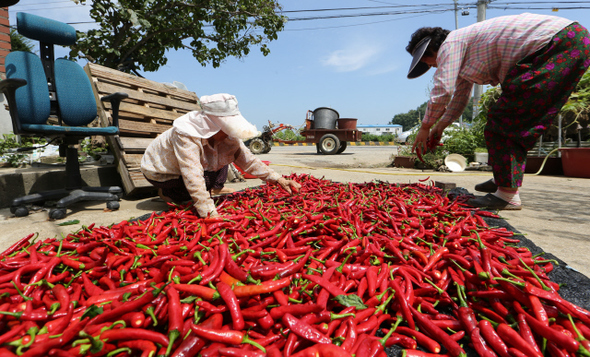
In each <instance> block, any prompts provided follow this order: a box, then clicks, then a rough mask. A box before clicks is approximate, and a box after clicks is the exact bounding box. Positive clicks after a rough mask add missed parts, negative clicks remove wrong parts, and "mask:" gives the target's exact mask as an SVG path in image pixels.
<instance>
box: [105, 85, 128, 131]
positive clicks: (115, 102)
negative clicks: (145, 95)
mask: <svg viewBox="0 0 590 357" xmlns="http://www.w3.org/2000/svg"><path fill="white" fill-rule="evenodd" d="M128 97H129V94H127V93H123V92H116V93H113V94H109V95H106V96H104V97H102V98H100V100H101V101H103V102H111V109H112V111H113V126H116V127H117V128H118V127H119V105H120V104H121V101H122V100H123V99H125V98H128Z"/></svg>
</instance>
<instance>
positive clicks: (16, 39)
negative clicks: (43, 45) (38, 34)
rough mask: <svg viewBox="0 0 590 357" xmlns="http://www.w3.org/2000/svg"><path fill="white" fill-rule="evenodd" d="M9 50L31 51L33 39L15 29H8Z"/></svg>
mask: <svg viewBox="0 0 590 357" xmlns="http://www.w3.org/2000/svg"><path fill="white" fill-rule="evenodd" d="M10 47H11V49H10V51H23V52H33V48H35V45H34V44H33V41H31V40H29V39H28V38H26V37H25V36H23V35H21V34H19V33H18V32H17V31H16V30H15V29H11V30H10Z"/></svg>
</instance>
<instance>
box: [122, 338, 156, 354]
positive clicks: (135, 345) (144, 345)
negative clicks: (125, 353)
mask: <svg viewBox="0 0 590 357" xmlns="http://www.w3.org/2000/svg"><path fill="white" fill-rule="evenodd" d="M118 346H119V347H129V348H131V349H138V350H141V352H142V353H141V357H144V356H145V357H148V356H153V355H155V353H156V352H157V351H158V347H156V345H155V344H154V343H153V342H152V341H149V340H135V341H123V342H120V343H119V344H118Z"/></svg>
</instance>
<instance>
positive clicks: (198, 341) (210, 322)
mask: <svg viewBox="0 0 590 357" xmlns="http://www.w3.org/2000/svg"><path fill="white" fill-rule="evenodd" d="M222 323H223V316H222V315H221V314H213V315H211V317H209V318H208V319H207V320H205V321H203V323H202V324H200V326H202V327H205V328H211V329H215V330H219V329H220V328H221V326H222ZM205 344H206V340H205V339H203V338H201V337H199V336H197V335H196V334H195V333H194V332H192V330H191V333H190V334H189V335H188V337H186V338H185V339H184V340H183V341H182V343H181V344H180V345H179V346H178V348H176V350H175V351H174V352H173V353H172V354H171V357H189V356H196V355H197V353H198V352H199V351H200V350H201V349H202V348H203V347H204V346H205Z"/></svg>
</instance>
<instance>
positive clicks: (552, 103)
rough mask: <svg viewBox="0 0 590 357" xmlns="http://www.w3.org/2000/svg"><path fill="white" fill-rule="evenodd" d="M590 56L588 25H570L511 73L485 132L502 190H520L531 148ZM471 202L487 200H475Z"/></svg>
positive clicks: (546, 126) (573, 84)
mask: <svg viewBox="0 0 590 357" xmlns="http://www.w3.org/2000/svg"><path fill="white" fill-rule="evenodd" d="M589 58H590V35H589V34H588V31H587V30H586V29H585V28H584V27H582V26H580V25H578V24H572V25H570V26H568V27H566V28H565V29H564V30H562V31H560V32H559V33H558V34H557V35H556V36H555V37H554V38H553V39H552V40H551V42H550V43H549V44H548V45H547V46H546V47H545V48H544V49H542V50H540V51H539V52H537V53H535V54H534V55H532V56H530V57H528V58H525V59H523V60H522V61H520V62H519V63H517V65H516V66H515V67H514V68H513V69H512V70H511V71H510V72H509V73H508V75H507V76H506V78H505V80H504V82H503V83H502V95H501V96H500V98H499V99H498V101H497V102H496V103H495V104H494V105H493V106H492V107H491V108H490V110H489V112H488V122H487V125H486V129H485V131H484V135H485V139H486V145H487V147H488V152H489V154H490V156H489V157H490V165H491V166H492V170H493V172H494V180H495V182H496V184H497V185H498V187H499V190H503V191H504V193H506V192H508V193H510V192H516V194H517V193H518V191H517V190H518V188H519V187H520V186H522V180H523V176H524V168H525V165H526V155H527V152H528V151H529V150H530V149H531V148H532V147H533V146H534V145H535V143H536V141H537V140H538V138H539V137H540V136H541V135H542V134H543V133H545V132H546V131H547V130H548V129H549V127H550V126H551V123H552V122H553V120H554V118H555V117H556V116H557V114H558V113H559V111H560V109H561V107H563V105H564V104H565V102H566V101H567V99H568V98H569V96H570V94H571V93H572V91H573V90H574V89H575V87H576V85H577V83H578V82H579V81H580V79H581V77H582V75H583V74H584V73H585V72H586V70H587V68H588V67H589V66H590V59H589ZM495 195H496V196H497V197H498V196H501V193H499V192H496V193H495ZM504 197H506V196H504ZM504 201H505V200H504ZM470 204H476V205H477V204H489V202H480V201H477V199H475V200H471V201H470ZM478 207H482V206H479V205H478Z"/></svg>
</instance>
